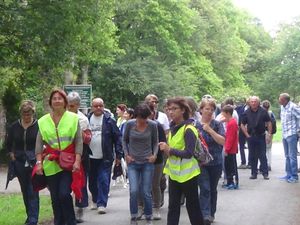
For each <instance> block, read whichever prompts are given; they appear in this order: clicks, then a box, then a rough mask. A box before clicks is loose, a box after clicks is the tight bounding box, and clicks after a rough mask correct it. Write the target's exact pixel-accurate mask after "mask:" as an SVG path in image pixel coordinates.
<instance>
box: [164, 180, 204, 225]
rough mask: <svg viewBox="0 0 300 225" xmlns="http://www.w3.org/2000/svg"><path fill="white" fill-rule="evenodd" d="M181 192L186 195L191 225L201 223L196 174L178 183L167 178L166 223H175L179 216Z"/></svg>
mask: <svg viewBox="0 0 300 225" xmlns="http://www.w3.org/2000/svg"><path fill="white" fill-rule="evenodd" d="M182 193H183V194H184V195H185V197H186V209H187V211H188V215H189V219H190V222H191V224H192V225H203V224H204V222H203V216H202V213H201V209H200V203H199V196H198V176H196V177H194V178H192V179H190V180H188V181H186V182H184V183H179V182H177V181H174V180H172V179H170V178H169V210H168V221H167V224H168V225H177V224H178V223H179V217H180V199H181V195H182Z"/></svg>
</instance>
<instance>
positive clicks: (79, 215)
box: [76, 208, 83, 223]
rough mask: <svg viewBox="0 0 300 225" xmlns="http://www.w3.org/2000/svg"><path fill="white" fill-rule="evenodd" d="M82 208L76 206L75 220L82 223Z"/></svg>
mask: <svg viewBox="0 0 300 225" xmlns="http://www.w3.org/2000/svg"><path fill="white" fill-rule="evenodd" d="M82 217H83V208H77V210H76V222H77V223H83V219H82Z"/></svg>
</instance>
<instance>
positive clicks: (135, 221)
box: [130, 217, 138, 225]
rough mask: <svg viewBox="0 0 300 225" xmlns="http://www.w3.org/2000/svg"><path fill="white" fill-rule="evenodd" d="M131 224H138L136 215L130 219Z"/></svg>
mask: <svg viewBox="0 0 300 225" xmlns="http://www.w3.org/2000/svg"><path fill="white" fill-rule="evenodd" d="M130 225H138V222H137V218H136V217H132V218H131V220H130Z"/></svg>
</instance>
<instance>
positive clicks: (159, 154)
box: [154, 121, 167, 164]
mask: <svg viewBox="0 0 300 225" xmlns="http://www.w3.org/2000/svg"><path fill="white" fill-rule="evenodd" d="M156 122H157V121H156ZM157 129H158V142H167V138H166V134H165V131H164V128H163V126H162V125H161V124H160V123H159V122H157ZM163 162H164V159H163V153H162V151H161V150H160V149H158V152H157V158H156V160H155V162H154V164H160V163H163Z"/></svg>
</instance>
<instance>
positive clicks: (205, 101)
mask: <svg viewBox="0 0 300 225" xmlns="http://www.w3.org/2000/svg"><path fill="white" fill-rule="evenodd" d="M206 105H209V106H211V107H213V109H214V110H216V108H217V105H216V101H215V100H214V99H213V98H206V99H202V101H201V102H200V107H199V108H200V110H201V109H203V108H204V107H205V106H206Z"/></svg>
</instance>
